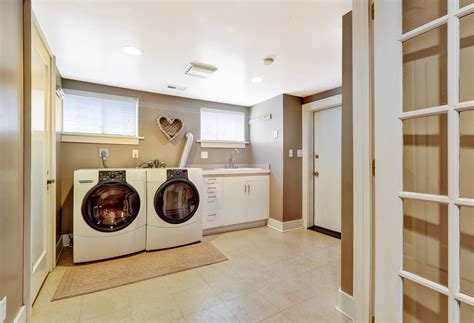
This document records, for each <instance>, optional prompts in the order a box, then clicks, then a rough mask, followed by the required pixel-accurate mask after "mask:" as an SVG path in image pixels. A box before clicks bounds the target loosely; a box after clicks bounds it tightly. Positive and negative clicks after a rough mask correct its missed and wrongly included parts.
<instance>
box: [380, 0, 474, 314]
mask: <svg viewBox="0 0 474 323" xmlns="http://www.w3.org/2000/svg"><path fill="white" fill-rule="evenodd" d="M374 24H375V25H374V26H375V29H374V32H375V33H374V41H375V44H374V59H375V69H374V77H375V79H374V81H375V98H374V99H375V101H374V102H375V154H376V156H375V158H376V161H377V163H376V165H377V169H376V177H375V181H376V183H375V187H376V192H375V222H376V223H375V224H376V227H375V235H376V236H375V252H376V255H375V273H376V275H375V316H376V318H375V319H376V321H390V322H401V321H403V322H473V321H474V275H473V272H474V243H473V241H474V227H473V225H474V169H473V167H474V144H473V143H474V140H473V139H474V83H473V82H472V80H473V75H474V43H473V42H472V38H473V37H474V1H472V0H432V1H424V0H411V1H402V0H393V1H376V6H375V23H374Z"/></svg>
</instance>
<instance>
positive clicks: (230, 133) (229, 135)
mask: <svg viewBox="0 0 474 323" xmlns="http://www.w3.org/2000/svg"><path fill="white" fill-rule="evenodd" d="M201 141H222V142H239V143H243V142H245V113H244V112H238V111H228V110H217V109H207V108H202V109H201Z"/></svg>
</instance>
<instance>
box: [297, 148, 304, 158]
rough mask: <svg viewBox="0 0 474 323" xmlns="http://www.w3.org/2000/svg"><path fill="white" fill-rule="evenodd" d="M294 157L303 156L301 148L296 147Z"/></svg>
mask: <svg viewBox="0 0 474 323" xmlns="http://www.w3.org/2000/svg"><path fill="white" fill-rule="evenodd" d="M296 157H299V158H301V157H303V149H298V150H297V151H296Z"/></svg>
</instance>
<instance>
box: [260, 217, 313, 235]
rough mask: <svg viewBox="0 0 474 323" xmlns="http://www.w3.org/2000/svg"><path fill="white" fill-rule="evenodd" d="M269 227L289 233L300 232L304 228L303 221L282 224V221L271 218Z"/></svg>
mask: <svg viewBox="0 0 474 323" xmlns="http://www.w3.org/2000/svg"><path fill="white" fill-rule="evenodd" d="M267 226H268V227H270V228H272V229H274V230H277V231H280V232H288V231H293V230H299V229H303V228H304V226H303V219H298V220H294V221H287V222H281V221H278V220H275V219H272V218H269V219H268V223H267Z"/></svg>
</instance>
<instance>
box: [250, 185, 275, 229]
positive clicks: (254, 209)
mask: <svg viewBox="0 0 474 323" xmlns="http://www.w3.org/2000/svg"><path fill="white" fill-rule="evenodd" d="M247 185H248V186H247V187H248V190H247V222H252V221H258V220H265V219H268V208H269V202H270V201H269V198H270V196H269V177H268V176H262V177H260V178H258V179H256V180H254V181H249V182H247Z"/></svg>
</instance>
